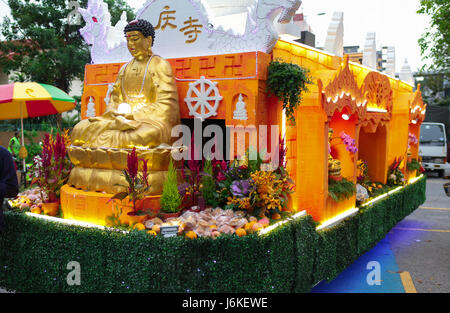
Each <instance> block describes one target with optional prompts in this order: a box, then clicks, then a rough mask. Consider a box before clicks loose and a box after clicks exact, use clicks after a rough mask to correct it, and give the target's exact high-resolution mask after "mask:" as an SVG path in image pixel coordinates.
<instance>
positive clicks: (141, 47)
mask: <svg viewBox="0 0 450 313" xmlns="http://www.w3.org/2000/svg"><path fill="white" fill-rule="evenodd" d="M126 38H127V46H128V51H130V53H131V55H132V56H133V57H135V58H137V59H139V58H143V57H146V56H148V55H150V50H149V49H150V47H151V45H152V37H144V35H143V34H142V33H141V32H140V31H137V30H134V31H130V32H127V34H126Z"/></svg>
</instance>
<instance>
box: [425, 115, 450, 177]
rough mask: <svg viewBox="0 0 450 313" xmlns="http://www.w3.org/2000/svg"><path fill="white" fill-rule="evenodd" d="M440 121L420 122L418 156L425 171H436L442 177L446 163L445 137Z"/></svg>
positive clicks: (443, 126) (443, 127)
mask: <svg viewBox="0 0 450 313" xmlns="http://www.w3.org/2000/svg"><path fill="white" fill-rule="evenodd" d="M445 134H446V133H445V125H444V124H442V123H422V125H421V126H420V146H419V156H421V157H422V164H423V167H424V168H425V170H427V171H437V172H438V174H439V177H443V176H444V174H445V170H446V168H447V166H448V165H449V164H448V163H447V138H446V135H445Z"/></svg>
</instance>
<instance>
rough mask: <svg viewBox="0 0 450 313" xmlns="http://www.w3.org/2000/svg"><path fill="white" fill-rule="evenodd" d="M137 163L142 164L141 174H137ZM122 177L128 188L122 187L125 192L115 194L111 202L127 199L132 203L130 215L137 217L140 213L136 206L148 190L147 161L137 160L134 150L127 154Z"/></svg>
mask: <svg viewBox="0 0 450 313" xmlns="http://www.w3.org/2000/svg"><path fill="white" fill-rule="evenodd" d="M139 161H141V162H142V172H141V173H139ZM122 173H123V175H124V176H125V179H126V181H127V183H128V186H122V185H120V186H121V187H123V188H125V189H126V191H122V192H119V193H117V194H115V195H114V196H113V197H112V198H111V200H113V199H118V200H121V201H122V200H124V199H125V198H127V197H128V199H129V200H130V201H131V203H132V208H133V211H132V212H131V213H132V214H130V215H133V214H134V215H139V214H140V213H141V212H140V210H139V207H138V204H139V202H138V201H139V200H142V199H143V198H144V197H145V195H146V194H147V193H148V190H149V189H150V185H149V183H148V174H149V173H148V165H147V161H146V160H143V159H138V157H137V153H136V148H133V150H132V151H131V152H130V153H128V156H127V168H126V169H125V170H123V172H122Z"/></svg>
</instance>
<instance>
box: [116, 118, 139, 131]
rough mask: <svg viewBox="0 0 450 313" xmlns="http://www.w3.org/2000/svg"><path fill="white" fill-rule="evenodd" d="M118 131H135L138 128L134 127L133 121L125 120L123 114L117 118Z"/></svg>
mask: <svg viewBox="0 0 450 313" xmlns="http://www.w3.org/2000/svg"><path fill="white" fill-rule="evenodd" d="M115 128H116V129H118V130H135V129H136V128H137V127H136V126H135V125H133V121H132V120H129V119H127V118H125V117H124V116H123V115H122V114H120V115H118V116H116V127H115Z"/></svg>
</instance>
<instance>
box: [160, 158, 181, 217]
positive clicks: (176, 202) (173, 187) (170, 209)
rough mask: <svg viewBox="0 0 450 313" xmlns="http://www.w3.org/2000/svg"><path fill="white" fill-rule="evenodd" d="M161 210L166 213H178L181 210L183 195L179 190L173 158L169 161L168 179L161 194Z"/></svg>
mask: <svg viewBox="0 0 450 313" xmlns="http://www.w3.org/2000/svg"><path fill="white" fill-rule="evenodd" d="M160 201H161V203H160V205H161V211H162V212H165V213H176V212H178V211H179V210H180V205H181V196H180V193H179V192H178V180H177V170H176V169H175V167H174V166H173V162H172V159H170V162H169V170H168V173H167V180H166V181H165V183H164V185H163V191H162V195H161V200H160Z"/></svg>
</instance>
